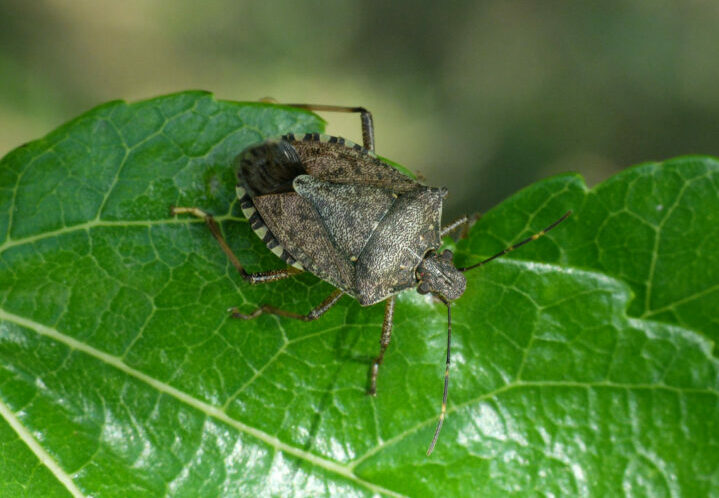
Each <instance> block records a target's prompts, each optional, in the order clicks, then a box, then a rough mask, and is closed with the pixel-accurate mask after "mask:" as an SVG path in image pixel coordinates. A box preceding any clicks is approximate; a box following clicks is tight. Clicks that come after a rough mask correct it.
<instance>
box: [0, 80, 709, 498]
mask: <svg viewBox="0 0 719 498" xmlns="http://www.w3.org/2000/svg"><path fill="white" fill-rule="evenodd" d="M321 129H322V122H321V121H320V120H319V119H318V118H316V117H315V116H313V115H312V114H309V113H306V112H302V111H297V110H292V109H287V108H281V107H276V106H270V105H264V104H237V103H231V102H218V101H215V100H213V99H212V97H211V96H209V95H207V94H203V93H197V92H193V93H184V94H178V95H172V96H168V97H162V98H158V99H154V100H150V101H146V102H141V103H137V104H133V105H127V104H124V103H121V102H114V103H110V104H107V105H104V106H102V107H99V108H97V109H94V110H92V111H90V112H88V113H87V114H85V115H83V116H81V117H79V118H78V119H76V120H75V121H73V122H71V123H68V124H67V125H64V126H62V127H61V128H59V129H58V130H56V131H55V132H53V133H52V134H50V135H49V136H48V137H46V138H44V139H41V140H38V141H36V142H33V143H30V144H28V145H25V146H23V147H21V148H19V149H17V150H15V151H14V152H12V153H11V154H9V155H8V156H7V157H5V158H4V159H3V160H2V162H0V416H1V417H0V441H2V443H1V444H0V495H8V496H16V495H21V494H26V495H33V496H48V495H57V496H62V495H67V494H68V493H71V494H76V495H79V494H85V495H92V496H146V495H163V494H171V495H184V496H200V495H201V496H212V495H228V496H232V495H241V496H269V495H283V496H287V495H307V496H316V495H322V494H334V495H358V496H359V495H371V494H384V495H390V496H395V495H413V496H427V495H442V496H458V495H467V496H469V495H482V496H505V495H506V494H517V495H522V496H523V495H534V494H536V495H582V496H589V495H591V496H609V495H633V496H642V495H653V496H680V495H683V496H707V495H712V494H714V495H716V494H719V471H718V470H717V469H719V399H718V397H717V395H718V393H719V369H718V368H717V366H718V365H717V358H716V357H715V356H714V351H713V347H714V343H713V341H714V340H716V338H717V337H719V319H718V314H717V311H716V310H717V306H716V303H717V301H718V299H717V296H718V293H719V273H717V272H718V271H719V261H717V258H718V257H719V256H718V255H719V245H717V244H718V242H717V241H719V233H718V232H717V230H718V228H717V227H718V226H719V224H718V223H717V221H719V214H718V213H719V198H718V194H717V192H718V191H719V164H718V163H717V162H716V161H714V160H712V159H708V158H687V159H678V160H675V161H671V162H667V163H663V164H648V165H643V166H640V167H637V168H634V169H631V170H628V171H626V172H624V173H622V174H620V175H618V176H616V177H614V178H613V179H611V180H609V181H607V182H605V183H604V184H602V185H600V186H599V187H597V188H595V189H593V190H591V191H589V190H587V189H586V188H585V186H584V185H583V183H582V181H581V179H579V178H577V177H575V176H560V177H555V178H552V179H549V180H547V181H545V182H542V183H540V184H537V185H535V186H532V187H530V188H529V189H526V190H525V191H523V192H520V193H519V194H517V196H515V197H514V198H512V199H509V200H508V201H506V202H504V203H503V204H502V205H500V206H499V207H498V208H497V209H495V210H493V211H492V212H490V213H488V214H487V215H486V216H485V217H484V218H483V219H482V220H480V222H479V223H478V224H477V225H476V226H475V228H474V229H473V230H472V231H471V232H470V235H469V237H468V239H466V240H465V241H462V242H461V243H460V244H459V248H458V250H459V255H458V259H463V260H464V261H467V262H468V261H476V260H478V259H479V258H481V257H484V256H487V255H489V254H491V253H492V252H493V251H495V250H496V249H498V248H501V247H502V246H504V245H506V244H507V243H509V242H511V241H515V240H517V239H518V238H519V237H520V236H523V235H526V234H528V233H530V232H532V231H536V230H539V229H541V228H542V227H544V226H546V225H547V224H548V223H550V222H551V221H552V220H553V219H555V218H557V217H558V216H559V215H561V214H562V213H563V212H564V211H565V210H566V209H573V210H574V215H573V216H572V217H571V218H570V219H569V220H568V221H567V222H565V223H564V224H562V225H561V226H560V227H558V228H557V229H556V230H555V231H553V232H551V233H550V234H549V235H548V236H547V237H545V238H543V239H542V240H539V241H537V242H534V243H532V244H530V245H528V246H526V247H523V248H522V249H521V250H520V251H517V253H515V254H514V255H512V257H511V258H505V259H501V260H498V261H495V262H493V263H492V264H490V265H488V266H486V267H484V268H481V269H479V270H475V271H474V272H472V273H470V274H468V277H469V279H468V280H469V282H468V290H467V292H466V293H465V295H464V296H463V297H462V299H460V300H459V301H458V302H457V303H456V304H455V305H454V307H453V325H454V338H455V339H454V346H453V365H452V377H451V390H450V404H449V415H448V418H447V421H446V423H445V428H444V430H443V433H442V435H441V437H440V441H439V445H438V447H437V449H436V451H435V453H434V454H433V455H432V456H431V457H427V456H426V455H425V449H426V447H427V444H428V442H429V439H430V438H431V435H432V431H433V429H434V424H435V422H436V417H437V414H438V411H439V402H440V395H441V388H442V373H443V370H444V365H443V357H444V347H445V338H446V322H445V320H446V315H445V313H444V311H443V309H442V308H443V307H442V306H441V305H439V304H437V303H434V302H432V300H431V299H428V298H426V297H425V296H420V295H418V294H416V293H414V292H408V293H405V294H402V295H401V296H400V298H399V303H398V305H397V310H396V319H395V329H394V330H395V333H394V337H393V342H392V345H391V346H390V349H389V352H388V354H387V357H386V360H385V364H384V365H383V366H382V369H381V373H380V379H379V386H378V391H379V393H378V396H377V397H376V398H372V397H368V396H366V395H365V391H366V388H367V372H368V365H369V361H370V359H371V358H372V357H373V356H374V355H375V354H376V352H377V350H378V340H379V334H380V327H381V323H382V318H383V306H381V305H379V306H375V307H372V308H361V307H360V306H358V304H357V303H356V302H354V301H353V300H351V299H350V298H347V297H345V298H342V300H341V301H340V303H339V304H338V305H337V306H336V307H335V308H333V309H332V310H330V311H329V312H328V313H327V315H326V316H324V317H323V318H322V319H321V320H318V321H316V322H312V323H300V322H296V321H292V320H289V319H280V318H277V317H273V316H261V317H259V318H258V319H256V320H255V321H251V322H244V321H237V320H232V319H230V318H228V316H227V313H226V311H225V310H226V309H227V308H228V307H230V306H235V305H237V306H239V307H240V308H241V309H242V310H245V311H249V310H251V309H253V308H254V307H255V306H257V305H258V303H263V302H268V303H272V304H274V305H276V306H281V307H285V308H287V309H291V310H295V311H307V310H309V309H310V308H311V307H312V306H313V305H315V304H317V303H319V302H320V301H321V300H322V299H323V297H324V296H326V295H327V294H328V293H329V292H330V291H331V287H330V286H329V285H327V284H325V283H323V282H319V281H318V280H317V279H316V278H314V277H312V276H311V275H301V276H299V277H296V278H294V279H293V280H291V281H285V282H278V283H275V284H268V285H266V286H259V287H249V286H248V285H246V284H245V283H244V282H243V281H242V279H240V278H239V277H238V276H237V275H236V274H235V273H234V271H233V268H232V266H231V265H230V264H229V263H228V262H227V260H226V258H225V257H224V255H223V254H222V252H221V251H220V250H219V248H218V246H217V244H216V243H215V241H214V240H213V238H212V237H211V235H210V234H209V232H208V231H207V229H206V228H205V226H204V225H203V224H202V223H201V222H198V221H197V220H195V219H192V218H191V217H179V218H173V217H170V216H169V213H168V208H169V206H170V205H173V204H174V205H196V206H199V207H202V208H203V209H206V210H207V211H210V212H212V213H214V214H215V215H217V217H218V219H219V220H220V221H221V222H222V228H223V230H224V231H225V234H226V236H227V238H228V240H229V242H230V245H231V246H232V247H233V249H234V250H235V251H236V252H237V254H238V256H239V258H240V260H241V261H243V263H245V265H246V266H247V267H248V269H249V270H251V271H258V270H261V269H271V268H279V267H281V266H282V264H281V262H280V261H279V260H278V259H277V258H275V257H274V256H273V255H272V254H271V253H270V252H269V251H268V250H267V249H266V248H264V246H263V245H262V243H261V241H259V239H258V238H257V237H256V236H255V235H254V234H253V233H252V231H251V230H250V228H249V227H248V225H247V223H246V221H245V220H244V219H243V217H242V216H241V214H239V206H238V205H237V204H236V202H235V200H234V198H233V191H234V173H233V171H232V166H231V164H232V159H233V157H234V156H235V155H236V154H237V153H238V152H239V151H241V150H242V149H243V148H244V147H245V146H247V145H248V144H250V143H253V142H256V141H258V140H260V139H262V138H264V137H267V136H273V135H279V134H281V133H285V132H303V131H305V132H306V131H320V130H321ZM450 202H451V198H450Z"/></svg>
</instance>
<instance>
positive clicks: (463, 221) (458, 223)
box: [439, 214, 469, 237]
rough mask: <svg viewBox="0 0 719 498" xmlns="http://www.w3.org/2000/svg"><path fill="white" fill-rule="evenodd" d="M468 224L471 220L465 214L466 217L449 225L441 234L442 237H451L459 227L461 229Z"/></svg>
mask: <svg viewBox="0 0 719 498" xmlns="http://www.w3.org/2000/svg"><path fill="white" fill-rule="evenodd" d="M467 223H469V218H468V217H467V215H466V214H465V215H464V216H462V217H461V218H458V219H456V220H454V221H453V222H452V223H450V224H449V225H447V226H446V227H444V228H443V229H442V231H441V232H440V233H439V234H440V235H441V236H442V237H444V236H446V235H449V234H450V233H452V232H454V231H455V230H457V229H458V228H459V227H461V226H462V225H465V224H467Z"/></svg>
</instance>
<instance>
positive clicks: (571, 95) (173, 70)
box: [0, 0, 719, 218]
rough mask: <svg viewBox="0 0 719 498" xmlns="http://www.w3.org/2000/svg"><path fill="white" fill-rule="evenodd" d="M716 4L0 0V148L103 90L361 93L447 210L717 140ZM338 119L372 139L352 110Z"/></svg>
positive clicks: (334, 118) (597, 177) (717, 150)
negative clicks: (440, 188) (442, 190)
mask: <svg viewBox="0 0 719 498" xmlns="http://www.w3.org/2000/svg"><path fill="white" fill-rule="evenodd" d="M717 26H719V2H718V1H716V0H705V1H701V0H676V1H672V0H634V1H605V2H576V1H560V0H554V1H552V0H541V1H540V0H533V1H530V0H525V1H521V0H520V1H511V2H507V1H506V0H490V1H473V2H469V1H455V2H437V1H412V2H397V1H395V2H388V1H380V0H367V1H352V2H350V1H339V0H334V1H326V2H318V1H292V2H289V1H285V2H275V1H261V2H260V1H258V2H250V1H233V0H222V1H208V2H197V1H189V0H173V1H171V2H170V1H166V2H152V1H150V2H148V1H146V0H125V1H122V2H117V1H106V0H72V1H71V0H66V1H60V0H52V1H50V0H47V1H40V0H36V1H27V0H0V155H4V154H5V153H6V152H8V151H9V150H11V149H12V148H14V147H16V146H18V145H20V144H22V143H24V142H26V141H28V140H31V139H34V138H38V137H40V136H42V135H44V134H45V133H47V132H49V131H50V130H52V129H53V128H54V127H56V126H57V125H59V124H61V123H62V122H64V121H66V120H68V119H70V118H72V117H74V116H76V115H78V114H80V113H82V112H83V111H85V110H87V109H89V108H91V107H93V106H95V105H97V104H100V103H102V102H105V101H107V100H114V99H124V100H129V101H134V100H139V99H144V98H148V97H153V96H157V95H161V94H165V93H169V92H175V91H179V90H185V89H205V90H210V91H212V92H213V93H215V94H216V95H217V97H218V98H223V99H232V100H257V99H259V98H262V97H265V96H271V97H274V98H275V99H277V100H278V101H284V102H315V103H334V104H346V105H363V106H365V107H367V108H369V109H370V110H371V111H372V112H373V113H374V116H375V123H376V130H377V151H378V153H379V154H381V155H384V156H386V157H389V158H391V159H393V160H395V161H397V162H400V163H402V164H404V165H406V166H407V167H409V168H410V169H413V170H414V171H418V172H420V173H421V174H422V175H423V176H424V177H425V178H426V180H427V182H428V183H430V184H436V185H446V186H448V187H449V188H450V198H449V200H448V203H447V211H448V213H447V218H449V217H450V216H454V215H458V214H461V213H463V212H474V211H484V210H487V209H488V208H490V207H491V206H492V205H494V204H496V203H497V202H499V201H501V200H502V199H503V198H504V197H506V196H508V195H510V194H511V193H512V192H514V191H516V190H518V189H519V188H521V187H523V186H525V185H528V184H529V183H532V182H533V181H536V180H537V179H540V178H543V177H546V176H548V175H551V174H555V173H559V172H563V171H578V172H580V173H582V174H583V175H584V176H585V178H586V179H587V182H588V183H589V184H590V185H594V184H596V183H597V182H599V181H601V180H603V179H605V178H607V177H608V176H610V175H612V174H613V173H615V172H617V171H619V170H621V169H622V168H625V167H627V166H630V165H632V164H636V163H639V162H644V161H650V160H659V159H665V158H668V157H672V156H676V155H683V154H696V153H702V154H712V155H718V154H719V29H717ZM323 117H325V119H327V120H328V122H329V126H328V131H329V132H331V133H333V134H339V135H343V136H346V137H348V138H350V139H353V140H355V141H360V136H361V135H360V131H359V120H358V118H357V117H354V116H344V115H336V114H324V115H323Z"/></svg>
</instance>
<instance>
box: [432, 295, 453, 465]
mask: <svg viewBox="0 0 719 498" xmlns="http://www.w3.org/2000/svg"><path fill="white" fill-rule="evenodd" d="M445 304H446V305H447V366H446V367H445V369H444V393H442V412H441V413H440V414H439V422H437V428H436V429H435V430H434V436H433V437H432V442H431V443H430V444H429V448H428V449H427V456H429V455H431V454H432V451H434V445H436V444H437V438H439V431H441V430H442V424H443V423H444V417H445V416H446V415H447V393H448V392H449V359H450V356H449V353H450V346H451V345H452V303H451V302H449V301H445Z"/></svg>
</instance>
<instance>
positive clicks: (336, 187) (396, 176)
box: [173, 105, 569, 454]
mask: <svg viewBox="0 0 719 498" xmlns="http://www.w3.org/2000/svg"><path fill="white" fill-rule="evenodd" d="M295 107H301V108H305V109H312V110H329V111H346V112H359V113H360V116H361V120H362V135H363V141H364V147H362V146H360V145H356V144H353V143H352V142H349V141H348V140H345V139H343V138H339V137H331V136H326V135H320V134H317V133H308V134H304V135H293V134H289V135H284V136H282V137H280V138H278V139H272V140H268V141H265V142H263V143H260V144H258V145H254V146H252V147H250V148H248V149H246V150H245V151H243V152H242V153H241V154H240V155H239V156H238V158H237V167H238V185H237V195H238V198H239V202H240V207H241V208H242V210H243V213H244V214H245V216H246V217H247V219H248V221H249V223H250V224H251V226H252V228H253V230H254V231H255V232H256V233H257V235H258V236H259V237H260V238H261V239H262V240H263V241H264V242H265V244H266V245H267V247H268V248H269V249H270V250H271V251H272V252H274V253H275V254H276V255H277V256H278V257H280V258H281V259H282V260H284V261H285V262H286V263H287V264H288V265H289V266H288V268H286V269H284V270H275V271H269V272H261V273H247V272H246V271H245V270H244V268H243V267H242V264H241V263H240V262H239V261H238V260H237V258H236V257H235V255H234V254H233V253H232V251H231V250H230V248H229V246H228V245H227V243H226V242H225V240H224V238H223V237H222V234H221V232H220V230H219V227H218V226H217V224H216V223H215V221H214V219H213V218H212V217H211V216H210V215H208V214H206V213H204V212H203V211H201V210H199V209H197V208H173V213H175V214H177V213H191V214H194V215H196V216H199V217H201V218H203V219H204V220H205V221H206V222H207V224H208V226H209V227H210V230H211V231H212V234H213V235H214V236H215V238H216V239H217V240H218V242H219V243H220V245H221V247H222V249H223V250H224V251H225V253H227V255H228V257H229V258H230V260H231V261H232V263H233V265H234V266H235V268H236V269H237V270H238V271H239V272H240V274H241V275H242V277H243V278H244V279H245V280H247V281H248V282H250V283H255V284H256V283H263V282H270V281H275V280H280V279H283V278H287V277H291V276H293V275H295V274H297V273H299V272H301V271H305V270H306V271H309V272H311V273H313V274H315V275H317V276H318V277H319V278H321V279H323V280H325V281H327V282H329V283H331V284H332V285H334V286H335V287H336V288H337V289H336V290H335V291H334V292H332V294H330V295H329V296H328V297H327V299H325V300H324V301H323V302H322V303H321V304H320V305H318V306H317V307H316V308H314V309H313V310H311V311H310V312H309V313H308V314H306V315H302V314H298V313H294V312H289V311H286V310H281V309H278V308H275V307H273V306H271V305H263V306H261V307H260V308H258V309H256V310H255V311H254V312H252V313H250V314H242V313H240V312H239V311H238V310H237V309H234V308H233V309H232V310H231V311H232V316H234V317H235V318H241V319H250V318H254V317H256V316H259V315H260V314H262V313H272V314H276V315H280V316H284V317H288V318H295V319H300V320H305V321H309V320H314V319H317V318H319V317H320V316H321V315H322V314H323V313H325V312H326V311H327V310H328V309H329V308H331V307H332V306H333V305H334V304H335V303H336V302H337V301H338V300H339V299H340V297H342V296H343V295H344V294H347V295H349V296H351V297H353V298H355V299H356V300H357V301H358V302H359V303H360V304H361V305H362V306H369V305H372V304H375V303H378V302H381V301H386V305H385V320H384V324H383V327H382V335H381V340H380V352H379V354H378V356H377V357H376V358H375V359H374V360H373V362H372V366H371V376H370V387H369V393H370V394H372V395H374V394H375V393H376V385H377V375H378V372H379V366H380V365H381V363H382V361H383V359H384V354H385V351H386V349H387V347H388V346H389V342H390V339H391V334H392V317H393V314H394V303H395V295H396V294H397V293H399V292H401V291H403V290H406V289H409V288H413V287H414V288H417V291H418V292H420V293H423V294H426V293H432V294H434V295H435V296H437V297H438V298H439V299H440V300H441V301H442V302H444V303H445V304H446V305H447V315H448V333H447V359H446V369H445V382H444V393H443V401H442V411H441V415H440V419H439V422H438V424H437V428H436V430H435V433H434V437H433V439H432V442H431V444H430V447H429V449H428V451H427V454H430V453H431V452H432V450H433V449H434V446H435V443H436V441H437V437H438V436H439V431H440V429H441V427H442V423H443V420H444V416H445V413H446V405H447V393H448V382H449V365H450V344H451V307H450V306H451V301H453V300H455V299H457V298H459V297H460V296H461V295H462V294H463V292H464V290H465V287H466V280H465V277H464V275H463V272H465V271H467V270H470V269H472V268H476V267H479V266H481V265H482V264H484V263H486V262H488V261H491V260H492V259H494V258H496V257H498V256H501V255H502V254H505V253H506V252H509V251H511V250H513V249H515V248H517V247H519V246H521V245H523V244H525V243H527V242H529V241H531V240H535V239H536V238H538V237H540V236H541V235H543V234H544V232H546V231H547V230H550V229H552V228H554V227H555V226H556V225H557V224H559V223H560V222H561V221H563V220H564V219H565V218H566V217H567V216H568V215H569V213H567V214H565V215H564V216H563V217H562V218H561V219H559V220H558V221H556V222H555V223H553V224H552V225H550V226H549V227H548V228H547V229H545V230H543V231H542V232H539V233H538V234H535V235H533V236H532V237H530V238H528V239H525V240H523V241H522V242H520V243H518V244H515V245H514V246H512V247H509V248H507V249H505V250H504V251H502V252H500V253H498V254H496V255H494V256H492V257H491V258H489V259H487V260H485V261H482V262H479V263H477V264H475V265H473V266H470V267H467V268H456V267H455V266H454V264H453V263H452V253H451V251H443V252H441V253H439V252H438V250H439V247H440V245H441V237H442V236H444V235H446V234H448V233H449V232H451V231H452V230H454V229H456V228H458V227H459V226H461V225H462V224H465V223H466V222H467V218H466V217H464V218H462V219H460V220H458V221H457V222H455V223H452V224H451V225H449V226H448V227H446V228H445V229H444V230H442V229H441V226H440V224H441V214H442V201H443V199H444V197H446V195H447V191H446V189H443V188H434V187H427V186H424V185H422V184H420V183H418V182H416V181H415V180H413V179H411V178H410V177H408V176H406V175H404V174H402V173H400V172H399V171H398V170H396V169H395V168H393V167H392V166H390V165H388V164H387V163H385V162H383V161H382V160H380V159H379V158H378V157H377V156H376V155H375V154H374V152H373V149H374V130H373V123H372V116H371V114H370V113H369V112H368V111H366V110H365V109H363V108H346V107H335V106H307V105H295Z"/></svg>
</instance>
